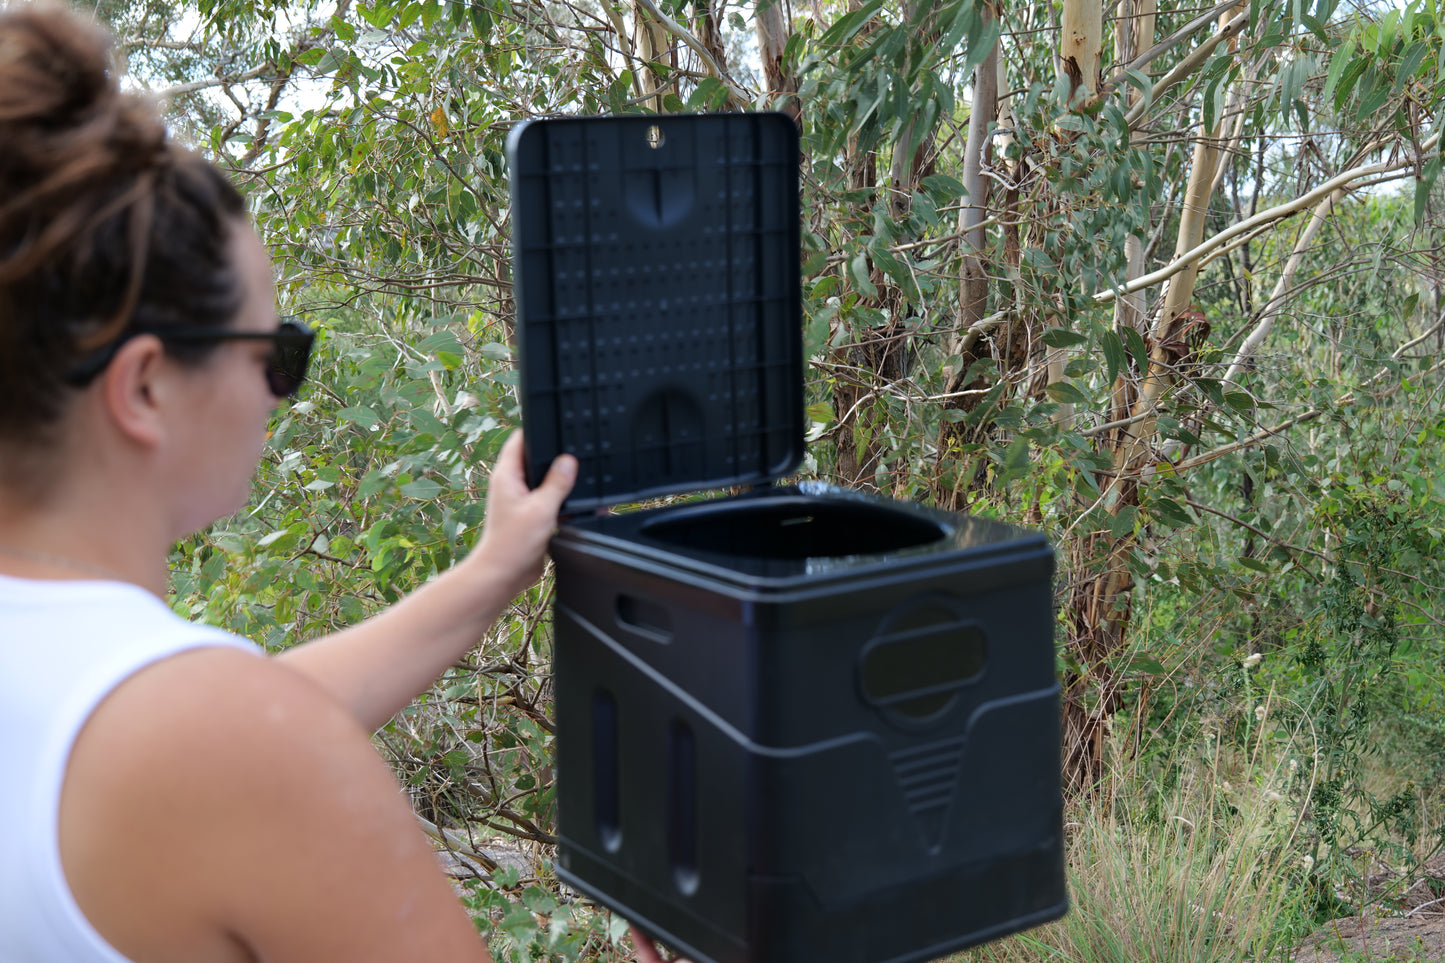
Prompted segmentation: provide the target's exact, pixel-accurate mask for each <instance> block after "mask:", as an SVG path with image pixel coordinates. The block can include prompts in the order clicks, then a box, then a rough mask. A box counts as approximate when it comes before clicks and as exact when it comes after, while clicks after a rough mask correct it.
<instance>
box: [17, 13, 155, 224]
mask: <svg viewBox="0 0 1445 963" xmlns="http://www.w3.org/2000/svg"><path fill="white" fill-rule="evenodd" d="M111 49H112V48H111V42H110V37H109V36H108V35H107V33H106V32H105V31H104V30H102V29H101V28H100V27H98V26H96V25H95V24H93V23H89V22H87V21H85V20H83V19H81V18H80V17H78V16H76V15H75V14H72V13H70V12H69V11H67V10H65V9H64V8H61V7H57V6H48V5H30V6H20V7H16V8H12V9H11V10H10V11H8V12H6V13H4V14H0V144H4V145H5V147H4V149H3V150H0V197H7V196H8V197H12V198H13V197H16V196H18V195H19V194H22V193H27V192H29V191H31V190H34V189H36V188H41V189H42V193H50V190H45V189H44V188H45V187H48V188H50V189H52V190H53V189H56V188H66V189H68V188H69V187H71V186H73V185H74V183H75V179H76V176H77V175H80V174H82V173H83V174H84V176H86V177H90V178H93V177H95V176H97V175H102V179H103V172H104V171H105V169H106V168H109V169H110V170H111V171H113V172H116V173H119V172H121V171H126V170H130V171H134V170H136V169H137V168H139V169H144V168H146V167H148V166H151V165H153V164H156V163H157V162H160V161H162V159H163V158H164V157H165V155H166V154H167V152H168V144H167V139H166V129H165V125H164V124H163V123H162V122H161V120H160V117H159V116H158V115H157V113H156V111H155V110H154V108H153V107H152V106H151V105H150V104H149V103H148V102H147V101H145V100H143V99H142V98H140V97H137V96H135V95H131V94H122V93H121V92H120V89H119V86H118V84H117V81H116V76H115V71H114V69H113V64H112V61H111ZM62 172H64V173H65V174H68V176H57V175H62ZM42 185H43V187H42ZM32 199H33V198H32Z"/></svg>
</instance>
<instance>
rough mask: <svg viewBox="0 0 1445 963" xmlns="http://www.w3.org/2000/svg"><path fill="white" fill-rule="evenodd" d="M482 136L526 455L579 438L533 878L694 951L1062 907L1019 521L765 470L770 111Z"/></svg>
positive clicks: (774, 244) (780, 461)
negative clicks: (506, 285)
mask: <svg viewBox="0 0 1445 963" xmlns="http://www.w3.org/2000/svg"><path fill="white" fill-rule="evenodd" d="M508 153H509V160H510V163H511V170H512V188H511V189H512V219H513V237H514V248H515V251H514V257H515V261H514V284H515V288H514V289H515V297H516V303H517V319H518V321H517V337H518V342H519V357H520V362H521V385H522V405H523V419H524V424H525V431H526V438H527V446H528V462H529V472H530V473H531V475H532V477H533V479H534V480H535V479H536V478H538V477H540V475H541V474H542V473H543V472H544V471H545V468H546V466H547V465H548V464H550V462H551V460H552V458H553V457H554V456H555V455H556V454H557V453H559V452H562V451H567V452H571V453H572V454H574V455H576V456H577V457H578V459H579V461H580V472H579V478H578V483H577V487H576V490H575V491H574V493H573V495H572V497H571V499H570V500H569V502H568V504H567V505H566V506H565V508H564V511H565V512H567V513H568V514H569V518H568V519H567V520H565V521H564V522H563V524H562V525H561V527H560V529H559V531H558V533H557V535H556V537H555V538H554V539H553V541H552V557H553V558H554V560H555V562H556V570H557V579H556V601H555V638H554V653H553V656H554V674H555V692H554V697H555V707H556V725H557V742H556V746H557V750H556V778H557V805H558V834H559V837H560V842H559V852H558V859H557V867H556V869H557V874H558V876H559V877H560V878H561V879H562V880H563V881H564V882H566V883H567V884H568V885H570V886H572V887H574V888H576V889H577V890H579V891H581V892H582V893H585V894H586V895H588V896H589V897H591V898H593V899H595V900H597V901H598V902H600V903H602V904H604V905H606V906H608V907H610V908H611V909H613V910H615V911H617V912H619V913H621V914H622V915H624V916H626V917H627V918H629V919H631V920H633V921H635V922H636V923H638V924H639V925H640V926H641V927H642V928H643V929H644V930H646V931H647V932H649V933H651V934H653V935H655V936H657V937H658V938H659V939H661V940H663V941H664V942H666V943H668V944H670V945H671V946H673V947H674V948H676V949H677V950H679V951H680V952H682V953H683V954H685V955H687V956H689V957H691V958H692V959H693V960H694V961H696V963H708V961H712V963H883V961H894V963H902V961H911V960H924V959H929V958H932V957H936V956H941V955H944V954H946V953H950V952H953V951H955V950H958V949H961V948H963V947H967V946H970V945H974V944H977V943H980V942H983V941H986V940H989V939H993V938H996V937H999V936H1002V935H1005V934H1007V933H1011V932H1015V931H1017V930H1020V929H1023V928H1026V927H1029V926H1033V925H1035V924H1038V923H1042V922H1044V921H1047V920H1050V919H1055V918H1057V917H1059V916H1060V915H1062V914H1063V913H1064V911H1065V909H1066V907H1067V898H1066V894H1065V888H1064V855H1063V831H1062V796H1061V790H1060V775H1059V741H1060V734H1059V687H1058V682H1057V678H1056V675H1055V671H1054V648H1053V610H1052V601H1051V581H1052V574H1053V552H1052V550H1051V548H1050V547H1049V545H1048V543H1047V542H1046V541H1045V539H1044V538H1043V537H1042V536H1041V535H1039V534H1037V533H1033V532H1030V531H1026V530H1023V529H1019V528H1015V527H1012V526H1009V525H1004V524H1000V523H998V522H994V521H990V520H986V519H979V518H971V517H967V516H963V515H958V514H953V513H947V512H941V511H937V510H932V509H928V508H924V507H921V506H918V505H915V504H912V503H906V502H899V501H891V500H887V499H882V498H876V497H871V496H865V495H861V494H858V493H854V492H849V491H844V490H840V489H835V488H829V487H827V486H822V485H817V484H806V483H805V484H802V485H798V486H795V487H793V486H773V485H772V484H771V483H772V482H774V481H776V480H778V479H780V478H782V477H784V476H786V475H788V474H790V473H791V472H792V471H794V470H795V469H796V468H797V466H798V464H799V463H800V462H801V460H802V457H803V454H804V441H803V437H804V432H803V387H802V377H803V365H804V358H803V357H802V346H801V316H800V312H801V297H800V276H799V261H798V251H799V244H798V232H799V210H798V173H797V162H798V139H797V132H796V128H795V126H794V124H793V122H792V120H791V119H790V118H788V117H786V116H784V115H780V114H725V115H705V116H691V117H614V118H573V119H559V120H546V121H535V122H530V123H525V124H522V125H519V126H518V127H517V128H515V129H514V130H513V132H512V135H511V138H510V141H509V144H508ZM738 484H748V485H754V486H758V487H756V488H755V489H754V491H753V492H751V493H749V494H745V495H742V496H736V497H732V498H723V499H716V500H712V501H705V502H693V503H685V504H680V505H672V506H669V507H665V508H660V509H652V510H647V511H628V512H621V513H616V514H588V513H593V512H595V511H600V510H605V509H606V507H607V506H612V505H617V504H621V503H629V502H635V501H638V500H641V499H643V498H647V497H651V496H655V495H661V494H666V493H677V492H686V491H694V490H702V489H715V488H719V487H722V486H725V485H738Z"/></svg>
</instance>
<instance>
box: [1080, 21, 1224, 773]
mask: <svg viewBox="0 0 1445 963" xmlns="http://www.w3.org/2000/svg"><path fill="white" fill-rule="evenodd" d="M1231 12H1232V11H1226V12H1225V13H1224V15H1223V16H1222V17H1221V18H1220V21H1219V22H1220V24H1221V25H1223V24H1224V23H1226V22H1228V20H1229V18H1230V14H1231ZM1225 122H1226V118H1223V117H1220V118H1218V119H1217V120H1216V121H1215V125H1214V127H1213V129H1210V130H1205V131H1201V132H1200V139H1199V140H1198V141H1197V142H1196V143H1195V145H1194V156H1193V162H1192V164H1191V166H1190V170H1189V182H1188V185H1187V187H1186V188H1185V192H1184V205H1183V210H1182V211H1181V214H1180V222H1179V234H1178V236H1177V238H1176V242H1175V258H1176V260H1177V259H1178V258H1181V257H1183V256H1184V255H1186V254H1188V253H1189V252H1190V251H1192V250H1193V249H1194V248H1196V247H1198V246H1199V243H1200V242H1201V241H1202V240H1203V239H1204V224H1205V215H1206V213H1207V211H1208V207H1209V197H1210V192H1211V191H1212V190H1213V187H1214V184H1215V172H1216V171H1217V170H1218V167H1219V164H1220V160H1221V155H1222V149H1221V142H1220V135H1221V133H1222V132H1223V126H1224V124H1225ZM1198 273H1199V262H1198V259H1197V258H1196V259H1195V260H1194V261H1192V262H1190V263H1189V264H1188V265H1186V266H1185V268H1184V269H1183V270H1182V271H1180V272H1179V273H1177V274H1175V275H1174V276H1173V277H1172V278H1170V279H1169V282H1168V288H1167V290H1166V292H1165V296H1164V304H1163V307H1162V308H1161V310H1160V312H1159V317H1158V318H1157V319H1155V322H1154V325H1153V327H1152V330H1151V331H1150V342H1151V343H1150V352H1149V370H1148V371H1147V372H1143V373H1142V377H1141V379H1140V384H1139V390H1138V397H1137V398H1135V399H1134V401H1133V404H1132V405H1131V406H1130V407H1129V416H1130V417H1131V418H1134V419H1137V420H1135V421H1134V422H1133V423H1132V424H1130V425H1128V426H1127V427H1124V428H1122V429H1121V430H1120V432H1119V434H1118V436H1117V437H1116V440H1115V443H1114V450H1113V456H1114V457H1113V470H1112V472H1110V473H1109V474H1108V475H1107V476H1105V477H1103V478H1101V479H1100V480H1099V481H1100V486H1099V487H1100V490H1101V492H1102V495H1101V504H1102V505H1103V506H1104V508H1105V510H1106V511H1107V513H1108V518H1109V519H1110V520H1111V521H1112V520H1113V519H1115V518H1118V517H1120V513H1121V512H1123V510H1124V509H1126V508H1128V507H1131V506H1136V505H1138V503H1139V478H1140V476H1141V474H1142V473H1143V471H1144V469H1145V468H1146V467H1148V466H1149V465H1150V464H1152V462H1153V461H1154V457H1153V456H1154V452H1153V443H1154V439H1155V434H1156V428H1157V425H1156V413H1157V410H1158V405H1159V402H1160V400H1161V399H1162V398H1163V395H1164V393H1165V392H1166V391H1168V390H1169V388H1170V387H1172V386H1173V384H1174V382H1175V376H1174V373H1173V372H1174V370H1175V365H1176V364H1177V363H1178V361H1179V360H1180V358H1179V357H1178V356H1177V355H1176V353H1175V351H1174V348H1173V346H1174V345H1178V344H1179V343H1181V339H1182V337H1183V334H1182V331H1183V327H1184V326H1186V325H1188V324H1189V323H1190V322H1192V321H1193V320H1194V319H1193V318H1192V317H1191V316H1190V314H1189V310H1188V309H1189V306H1190V303H1191V301H1192V299H1193V296H1194V282H1195V279H1196V277H1197V276H1198ZM1135 545H1136V538H1135V536H1134V533H1133V531H1132V529H1126V530H1123V531H1119V532H1117V533H1116V531H1114V530H1112V529H1108V530H1102V531H1097V532H1094V533H1092V534H1090V535H1089V536H1087V537H1086V538H1084V539H1082V540H1081V542H1080V544H1078V545H1077V546H1075V548H1074V551H1073V553H1072V555H1073V558H1072V561H1073V563H1074V564H1073V565H1072V566H1071V568H1072V569H1073V570H1074V572H1075V581H1074V584H1073V585H1072V586H1071V589H1070V600H1069V607H1068V616H1067V618H1068V632H1069V638H1068V643H1067V644H1068V647H1069V650H1070V652H1069V654H1070V656H1071V657H1072V659H1071V662H1072V666H1073V668H1071V669H1070V670H1069V671H1068V672H1066V673H1065V678H1064V779H1065V782H1066V784H1067V785H1068V786H1069V787H1070V788H1072V789H1073V790H1075V791H1076V792H1092V791H1095V790H1096V789H1097V788H1098V787H1099V785H1100V782H1101V780H1102V778H1103V775H1104V753H1103V749H1104V736H1105V733H1106V732H1107V727H1108V720H1109V718H1110V717H1111V716H1112V715H1113V714H1114V713H1115V712H1116V711H1117V710H1118V709H1119V707H1120V705H1121V699H1120V692H1119V686H1120V681H1119V678H1118V675H1117V673H1116V671H1115V667H1114V662H1115V661H1116V660H1117V659H1118V658H1119V657H1120V656H1121V655H1122V654H1123V653H1124V651H1125V643H1126V641H1127V639H1126V636H1127V633H1128V629H1129V619H1130V616H1131V614H1132V592H1133V588H1134V577H1133V575H1132V574H1131V573H1130V570H1129V557H1130V555H1131V554H1132V552H1133V550H1134V547H1135ZM1098 558H1102V560H1103V562H1102V566H1101V567H1100V568H1099V569H1097V570H1095V571H1085V570H1084V565H1085V564H1086V562H1085V560H1087V559H1098Z"/></svg>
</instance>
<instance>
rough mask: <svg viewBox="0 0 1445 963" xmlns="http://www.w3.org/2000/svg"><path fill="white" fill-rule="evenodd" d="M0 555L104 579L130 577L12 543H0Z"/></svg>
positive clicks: (113, 579) (123, 579) (112, 580)
mask: <svg viewBox="0 0 1445 963" xmlns="http://www.w3.org/2000/svg"><path fill="white" fill-rule="evenodd" d="M0 555H9V556H11V557H12V558H18V559H23V560H25V561H27V562H39V563H40V564H42V565H53V566H55V567H57V568H68V569H70V570H71V571H73V572H80V573H82V574H84V575H99V576H100V577H101V578H103V579H105V580H106V581H111V582H129V581H130V579H128V578H126V577H125V576H124V575H121V574H120V573H119V572H115V571H112V570H111V569H108V568H104V567H102V566H100V565H91V564H90V563H89V562H78V561H76V560H75V559H73V558H66V557H65V556H63V555H51V554H50V553H49V552H37V551H35V550H34V549H29V548H18V547H16V546H14V545H6V544H4V543H0Z"/></svg>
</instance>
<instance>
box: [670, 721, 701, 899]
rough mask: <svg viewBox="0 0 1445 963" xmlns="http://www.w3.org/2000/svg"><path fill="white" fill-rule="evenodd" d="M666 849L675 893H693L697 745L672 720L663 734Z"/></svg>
mask: <svg viewBox="0 0 1445 963" xmlns="http://www.w3.org/2000/svg"><path fill="white" fill-rule="evenodd" d="M667 849H668V856H669V858H670V860H671V863H672V880H673V882H674V883H675V884H676V886H677V889H678V892H680V893H682V894H683V895H684V896H691V895H692V894H693V893H695V892H697V745H696V743H695V742H694V740H693V736H692V730H691V729H689V728H688V726H687V723H685V722H683V721H682V720H681V719H674V720H673V723H672V726H671V728H670V729H669V730H668V734H667Z"/></svg>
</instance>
